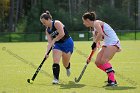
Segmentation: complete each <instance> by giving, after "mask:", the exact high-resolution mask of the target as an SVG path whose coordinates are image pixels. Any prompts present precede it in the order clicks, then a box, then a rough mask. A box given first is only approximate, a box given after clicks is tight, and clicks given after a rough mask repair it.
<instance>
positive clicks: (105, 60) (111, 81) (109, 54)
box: [99, 46, 118, 86]
mask: <svg viewBox="0 0 140 93" xmlns="http://www.w3.org/2000/svg"><path fill="white" fill-rule="evenodd" d="M117 51H118V48H117V47H116V46H107V47H105V49H104V52H103V55H102V57H101V61H100V64H101V65H99V66H100V67H101V68H103V69H104V70H105V71H106V73H107V75H108V86H114V85H115V84H116V80H115V76H114V70H113V67H112V65H111V64H110V62H109V61H110V60H111V59H112V58H113V56H114V55H115V53H116V52H117Z"/></svg>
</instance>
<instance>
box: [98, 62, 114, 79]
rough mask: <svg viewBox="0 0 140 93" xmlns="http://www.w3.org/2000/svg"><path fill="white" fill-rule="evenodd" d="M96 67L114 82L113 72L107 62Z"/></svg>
mask: <svg viewBox="0 0 140 93" xmlns="http://www.w3.org/2000/svg"><path fill="white" fill-rule="evenodd" d="M97 67H98V68H99V69H101V70H103V71H104V72H106V73H107V75H108V79H109V80H111V81H115V76H114V70H113V69H112V66H111V64H110V63H109V62H107V63H105V64H102V65H99V66H97Z"/></svg>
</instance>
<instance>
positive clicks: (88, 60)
mask: <svg viewBox="0 0 140 93" xmlns="http://www.w3.org/2000/svg"><path fill="white" fill-rule="evenodd" d="M93 54H94V51H93V50H92V51H91V53H90V56H89V57H88V59H87V61H86V65H85V66H84V68H83V70H82V72H81V74H80V75H79V77H78V79H77V78H75V82H76V83H78V82H79V81H80V80H81V78H82V76H83V74H84V72H85V70H86V68H87V65H88V64H89V62H90V60H91V58H92V56H93Z"/></svg>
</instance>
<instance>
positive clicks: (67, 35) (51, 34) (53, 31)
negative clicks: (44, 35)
mask: <svg viewBox="0 0 140 93" xmlns="http://www.w3.org/2000/svg"><path fill="white" fill-rule="evenodd" d="M54 23H55V20H54V21H53V22H52V28H49V27H48V29H47V32H48V33H49V34H50V36H51V38H52V39H53V38H55V37H56V36H57V35H58V34H59V33H58V32H57V29H56V28H55V26H54ZM63 29H64V33H65V35H64V37H62V38H61V39H60V40H59V41H56V43H63V42H64V41H65V40H66V39H68V38H69V37H70V36H69V34H68V31H67V30H66V28H65V26H64V27H63Z"/></svg>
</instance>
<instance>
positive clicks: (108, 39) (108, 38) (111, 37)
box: [95, 23, 121, 51]
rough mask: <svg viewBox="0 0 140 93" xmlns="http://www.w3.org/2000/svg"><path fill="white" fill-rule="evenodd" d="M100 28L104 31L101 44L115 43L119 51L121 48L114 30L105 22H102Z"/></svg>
mask: <svg viewBox="0 0 140 93" xmlns="http://www.w3.org/2000/svg"><path fill="white" fill-rule="evenodd" d="M102 30H103V33H104V35H103V46H109V45H116V46H117V47H118V48H119V51H120V50H121V46H120V40H119V38H118V36H117V35H116V33H115V31H114V30H113V29H112V28H111V27H110V25H108V24H107V23H104V25H103V26H102ZM95 31H96V30H95Z"/></svg>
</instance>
